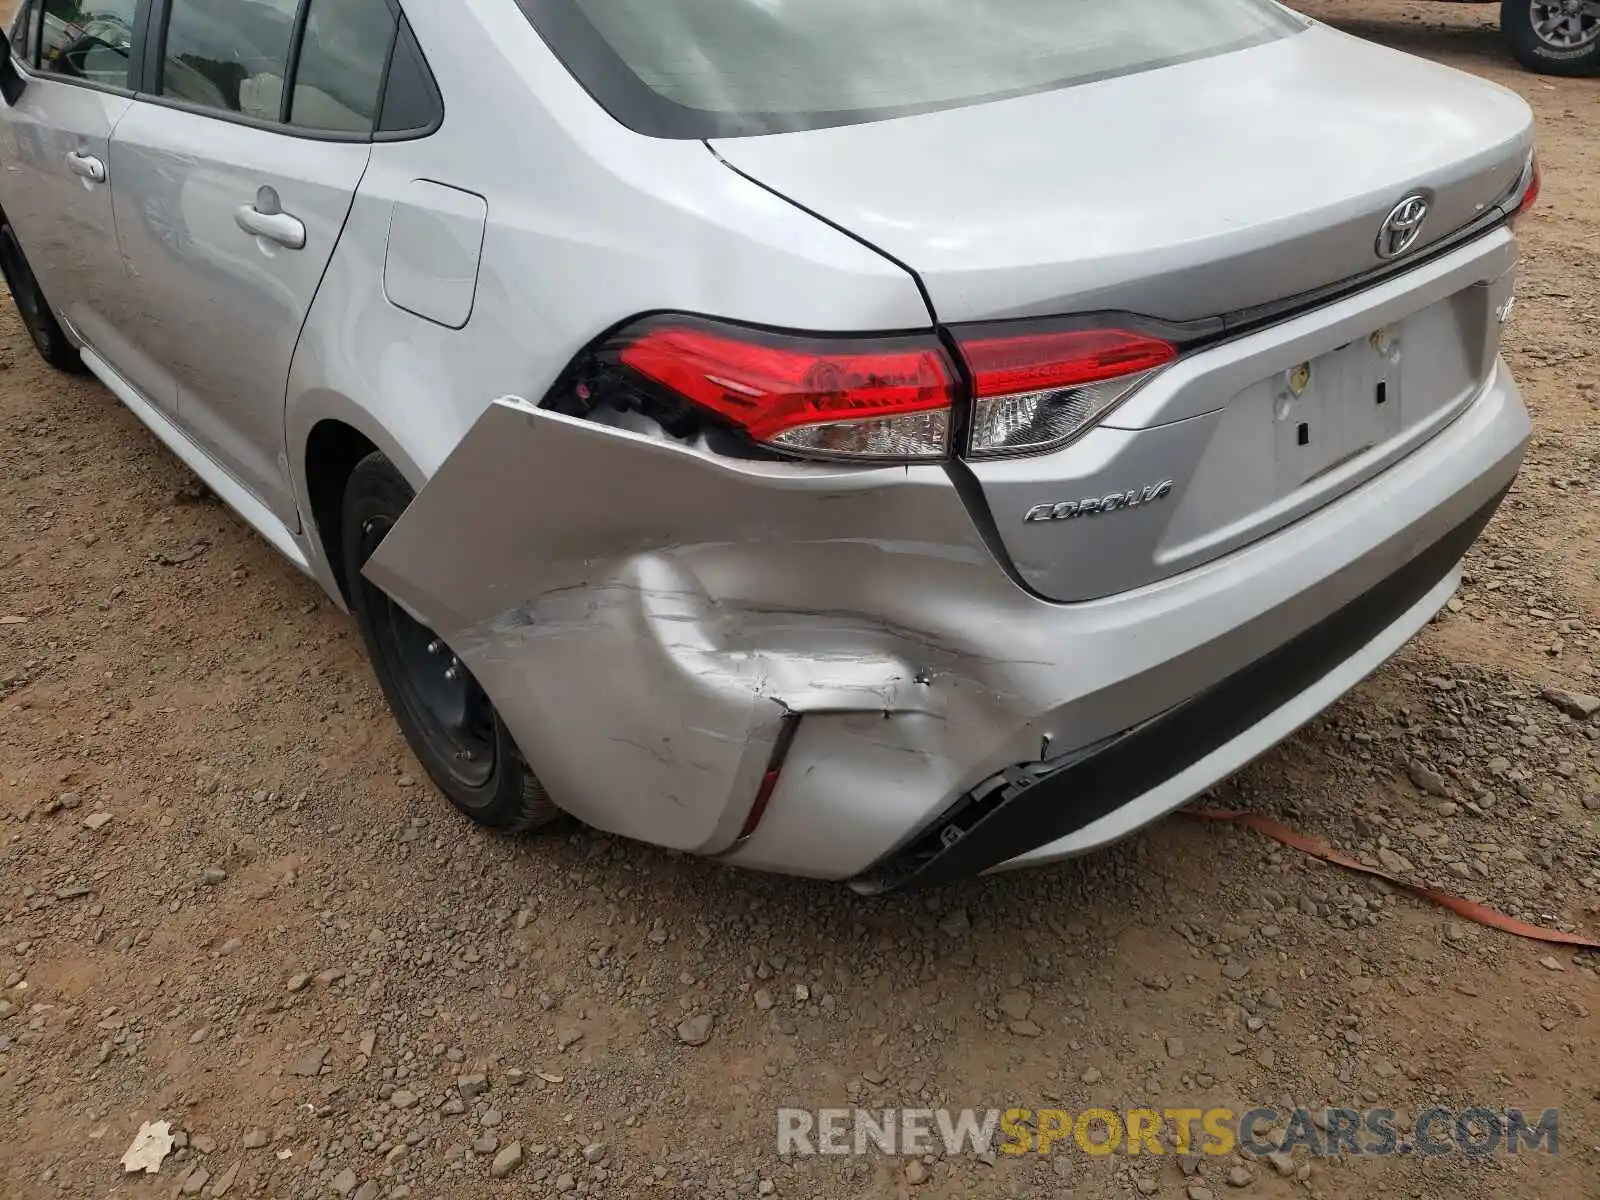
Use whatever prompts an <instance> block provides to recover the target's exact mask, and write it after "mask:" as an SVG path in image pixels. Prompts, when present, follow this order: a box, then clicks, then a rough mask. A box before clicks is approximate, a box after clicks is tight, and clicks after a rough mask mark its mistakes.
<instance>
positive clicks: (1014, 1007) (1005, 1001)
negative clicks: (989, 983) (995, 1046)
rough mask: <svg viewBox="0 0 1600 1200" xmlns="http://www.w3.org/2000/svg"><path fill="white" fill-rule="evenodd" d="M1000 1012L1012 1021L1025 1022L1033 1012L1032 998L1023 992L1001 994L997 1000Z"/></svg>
mask: <svg viewBox="0 0 1600 1200" xmlns="http://www.w3.org/2000/svg"><path fill="white" fill-rule="evenodd" d="M999 1008H1000V1011H1001V1012H1003V1013H1005V1015H1006V1016H1008V1017H1010V1018H1011V1019H1012V1020H1013V1021H1026V1020H1027V1019H1028V1014H1029V1013H1030V1012H1031V1011H1033V996H1032V995H1031V994H1029V993H1028V992H1024V991H1020V990H1019V991H1012V992H1003V993H1001V995H1000V1000H999Z"/></svg>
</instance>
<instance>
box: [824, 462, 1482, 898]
mask: <svg viewBox="0 0 1600 1200" xmlns="http://www.w3.org/2000/svg"><path fill="white" fill-rule="evenodd" d="M1504 497H1505V491H1501V492H1500V493H1498V494H1497V495H1496V496H1495V497H1494V498H1493V499H1492V500H1490V501H1489V502H1488V503H1487V504H1485V505H1483V507H1481V508H1479V509H1478V510H1477V511H1476V512H1474V513H1473V514H1472V515H1471V516H1470V517H1468V518H1467V519H1466V520H1465V521H1463V522H1462V523H1461V524H1460V525H1458V526H1456V527H1455V528H1454V529H1452V530H1451V531H1450V532H1449V533H1447V534H1446V535H1445V536H1444V537H1442V538H1440V539H1439V540H1438V541H1436V542H1435V543H1433V545H1431V546H1428V547H1427V548H1425V549H1423V550H1422V551H1421V552H1420V553H1418V554H1417V555H1416V556H1415V557H1414V558H1412V559H1411V561H1410V562H1408V563H1406V564H1405V565H1404V566H1403V567H1401V568H1400V569H1399V570H1398V571H1396V572H1395V573H1394V574H1392V575H1390V576H1389V577H1388V578H1387V579H1385V580H1383V581H1382V582H1381V583H1379V584H1378V585H1377V586H1375V587H1373V588H1371V589H1370V590H1369V591H1367V592H1365V593H1363V594H1362V595H1361V596H1360V597H1358V598H1357V599H1355V600H1354V601H1352V602H1351V603H1349V604H1347V605H1346V606H1345V607H1344V608H1342V609H1340V610H1338V611H1337V612H1335V613H1333V614H1332V615H1331V616H1329V617H1326V618H1324V619H1323V620H1322V621H1320V622H1318V623H1317V624H1316V625H1313V626H1311V627H1310V628H1309V629H1306V630H1305V631H1303V632H1302V633H1300V634H1298V635H1297V636H1296V637H1294V638H1292V639H1290V640H1289V641H1287V642H1285V643H1284V644H1282V645H1281V646H1279V647H1278V648H1277V649H1275V650H1273V651H1271V652H1269V653H1268V654H1266V655H1263V656H1262V657H1261V658H1259V659H1256V660H1255V661H1254V662H1252V663H1250V664H1249V665H1248V666H1246V667H1244V668H1242V669H1241V670H1239V671H1236V672H1235V673H1234V674H1233V675H1230V676H1229V677H1228V678H1226V679H1224V680H1223V681H1222V682H1221V683H1218V684H1217V685H1215V686H1214V687H1212V688H1210V689H1208V690H1206V691H1204V692H1201V693H1200V694H1198V695H1196V696H1193V697H1191V698H1190V699H1188V700H1186V701H1184V702H1182V703H1180V704H1178V705H1176V706H1174V707H1173V708H1170V709H1168V710H1167V711H1166V712H1164V713H1161V714H1160V715H1158V716H1155V717H1152V718H1151V719H1150V720H1147V721H1145V722H1143V723H1141V724H1140V725H1137V726H1135V727H1134V728H1132V729H1129V730H1125V731H1124V732H1122V733H1119V734H1116V735H1114V736H1113V737H1111V738H1108V739H1106V740H1105V741H1103V742H1100V743H1098V744H1097V745H1094V746H1090V747H1087V748H1084V749H1080V750H1077V751H1074V752H1072V753H1071V754H1068V755H1065V756H1063V757H1061V758H1058V759H1055V760H1047V761H1045V762H1040V763H1023V764H1018V765H1017V766H1015V767H1012V768H1008V769H1007V770H1005V771H1003V772H1001V773H999V774H998V775H995V776H993V777H991V778H990V779H988V780H985V781H984V782H983V783H982V784H980V785H979V786H978V787H976V788H974V789H973V790H972V791H970V792H968V793H967V794H966V795H965V796H963V797H962V798H961V799H960V800H959V801H958V802H957V803H956V804H955V805H953V806H952V807H951V808H949V809H947V810H946V811H945V812H944V813H943V814H942V815H941V816H940V817H939V818H938V819H937V820H936V821H934V822H932V823H931V824H930V825H928V826H927V827H925V828H924V829H923V830H922V831H921V832H920V833H918V834H917V835H916V836H914V837H913V838H912V839H910V841H908V842H906V843H905V844H904V845H902V846H901V847H900V848H899V849H898V850H896V851H894V852H892V853H891V854H889V855H887V856H885V857H884V858H882V859H880V860H879V861H878V862H876V863H874V864H873V865H872V866H871V867H869V868H867V870H865V871H863V872H862V873H861V874H860V875H858V876H857V877H856V878H855V879H853V880H852V881H851V886H852V887H854V888H855V889H856V890H857V891H859V892H863V893H868V894H874V893H881V892H886V891H891V890H895V889H897V888H901V887H906V886H921V885H924V884H933V883H942V882H946V881H948V880H951V879H956V878H961V877H964V876H970V875H976V874H981V873H982V872H984V871H987V870H990V869H992V868H994V867H997V866H999V865H1001V864H1002V863H1005V862H1008V861H1010V860H1011V859H1014V858H1016V857H1018V856H1019V855H1023V854H1026V853H1027V852H1029V851H1030V850H1034V849H1036V848H1038V847H1040V846H1043V845H1046V844H1047V843H1049V842H1053V841H1055V840H1057V839H1059V838H1062V837H1065V836H1067V835H1069V834H1071V833H1074V832H1076V831H1077V830H1080V829H1083V828H1084V827H1085V826H1087V825H1089V824H1091V823H1093V822H1094V821H1097V820H1099V819H1100V818H1102V817H1104V816H1106V815H1107V814H1109V813H1112V812H1114V811H1115V810H1117V809H1118V808H1120V807H1122V806H1123V805H1124V804H1127V803H1130V802H1131V801H1133V800H1135V799H1137V798H1138V797H1139V796H1141V795H1143V794H1145V793H1146V792H1148V791H1150V790H1151V789H1152V788H1155V787H1157V786H1158V785H1160V784H1161V783H1163V782H1164V781H1166V780H1168V779H1170V778H1172V777H1173V776H1174V775H1176V774H1178V773H1179V772H1181V771H1183V770H1184V769H1185V768H1187V767H1189V766H1190V765H1191V764H1193V763H1196V762H1198V761H1200V760H1201V759H1202V758H1204V757H1205V756H1206V755H1208V754H1210V753H1211V752H1212V751H1213V750H1215V749H1216V748H1217V747H1219V746H1222V745H1224V744H1225V743H1227V742H1229V741H1231V740H1232V739H1233V738H1235V737H1237V736H1239V735H1240V734H1242V733H1244V732H1245V731H1247V730H1249V729H1250V728H1251V727H1252V726H1254V725H1256V724H1257V723H1259V722H1261V721H1263V720H1264V719H1266V718H1267V717H1268V716H1269V715H1270V714H1272V713H1273V712H1274V711H1276V710H1277V709H1279V708H1281V707H1282V706H1284V705H1285V704H1287V703H1289V702H1290V701H1292V700H1293V699H1294V697H1295V696H1297V695H1299V694H1300V693H1301V692H1304V691H1305V690H1307V689H1308V688H1310V687H1312V686H1313V685H1315V684H1316V683H1317V682H1318V681H1319V680H1321V679H1322V678H1324V677H1325V676H1327V675H1328V674H1330V673H1331V672H1333V671H1334V670H1336V669H1337V668H1338V666H1339V665H1340V664H1341V663H1343V662H1345V661H1346V660H1347V659H1349V658H1351V657H1352V656H1353V655H1355V654H1357V653H1358V652H1359V651H1360V650H1361V648H1362V647H1363V646H1365V645H1367V644H1368V643H1369V642H1371V641H1372V640H1373V639H1374V638H1376V637H1378V636H1379V634H1381V633H1382V632H1383V630H1384V629H1386V628H1387V627H1388V626H1390V625H1391V624H1393V623H1394V622H1395V621H1396V620H1398V619H1399V618H1400V617H1401V616H1402V615H1403V614H1404V613H1405V612H1406V611H1407V610H1408V609H1410V608H1411V607H1412V606H1414V605H1415V604H1417V603H1418V602H1419V601H1420V600H1421V599H1422V598H1423V597H1424V596H1426V595H1427V594H1428V592H1430V591H1431V590H1433V589H1434V588H1435V587H1437V586H1438V584H1439V583H1440V581H1442V580H1443V579H1444V578H1445V577H1446V576H1447V575H1448V574H1449V573H1450V572H1451V571H1452V570H1453V569H1454V568H1455V566H1456V564H1457V563H1458V562H1460V560H1461V557H1462V555H1464V554H1465V553H1466V551H1467V548H1468V547H1469V546H1471V545H1472V543H1473V542H1474V541H1475V540H1476V539H1477V537H1478V535H1479V534H1480V533H1481V532H1483V529H1484V526H1486V525H1487V524H1488V523H1489V520H1490V518H1491V517H1493V516H1494V514H1495V511H1496V510H1497V509H1498V508H1499V506H1500V502H1501V501H1502V500H1503V499H1504Z"/></svg>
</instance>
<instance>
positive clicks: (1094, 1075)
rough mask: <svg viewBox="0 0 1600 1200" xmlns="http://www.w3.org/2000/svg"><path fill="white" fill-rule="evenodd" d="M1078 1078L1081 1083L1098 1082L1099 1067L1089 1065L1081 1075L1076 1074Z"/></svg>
mask: <svg viewBox="0 0 1600 1200" xmlns="http://www.w3.org/2000/svg"><path fill="white" fill-rule="evenodd" d="M1078 1080H1079V1082H1081V1083H1087V1084H1091V1085H1092V1084H1096V1083H1099V1082H1100V1069H1099V1068H1098V1067H1090V1068H1089V1069H1088V1070H1086V1071H1085V1072H1084V1073H1083V1074H1082V1075H1080V1076H1078Z"/></svg>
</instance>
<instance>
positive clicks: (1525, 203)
mask: <svg viewBox="0 0 1600 1200" xmlns="http://www.w3.org/2000/svg"><path fill="white" fill-rule="evenodd" d="M1538 202H1539V160H1538V159H1537V158H1535V157H1530V158H1529V159H1528V169H1527V171H1526V172H1525V174H1524V176H1523V184H1522V196H1521V198H1520V199H1518V201H1517V207H1516V211H1515V212H1513V213H1512V214H1511V219H1512V220H1513V221H1516V220H1518V219H1520V218H1521V217H1523V216H1524V215H1526V214H1527V212H1528V210H1529V209H1531V208H1532V207H1533V206H1534V205H1535V204H1537V203H1538Z"/></svg>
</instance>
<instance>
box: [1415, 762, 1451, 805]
mask: <svg viewBox="0 0 1600 1200" xmlns="http://www.w3.org/2000/svg"><path fill="white" fill-rule="evenodd" d="M1406 774H1407V775H1408V776H1410V778H1411V782H1412V783H1414V784H1416V785H1417V787H1418V788H1419V789H1420V790H1422V791H1424V792H1426V793H1428V795H1430V796H1438V797H1439V798H1440V799H1441V800H1448V799H1449V798H1450V785H1449V784H1447V783H1446V782H1445V781H1444V776H1443V775H1441V774H1439V772H1437V771H1435V770H1434V769H1433V768H1432V767H1430V766H1427V765H1425V764H1423V763H1420V762H1417V761H1415V760H1413V761H1411V762H1408V763H1406Z"/></svg>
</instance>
